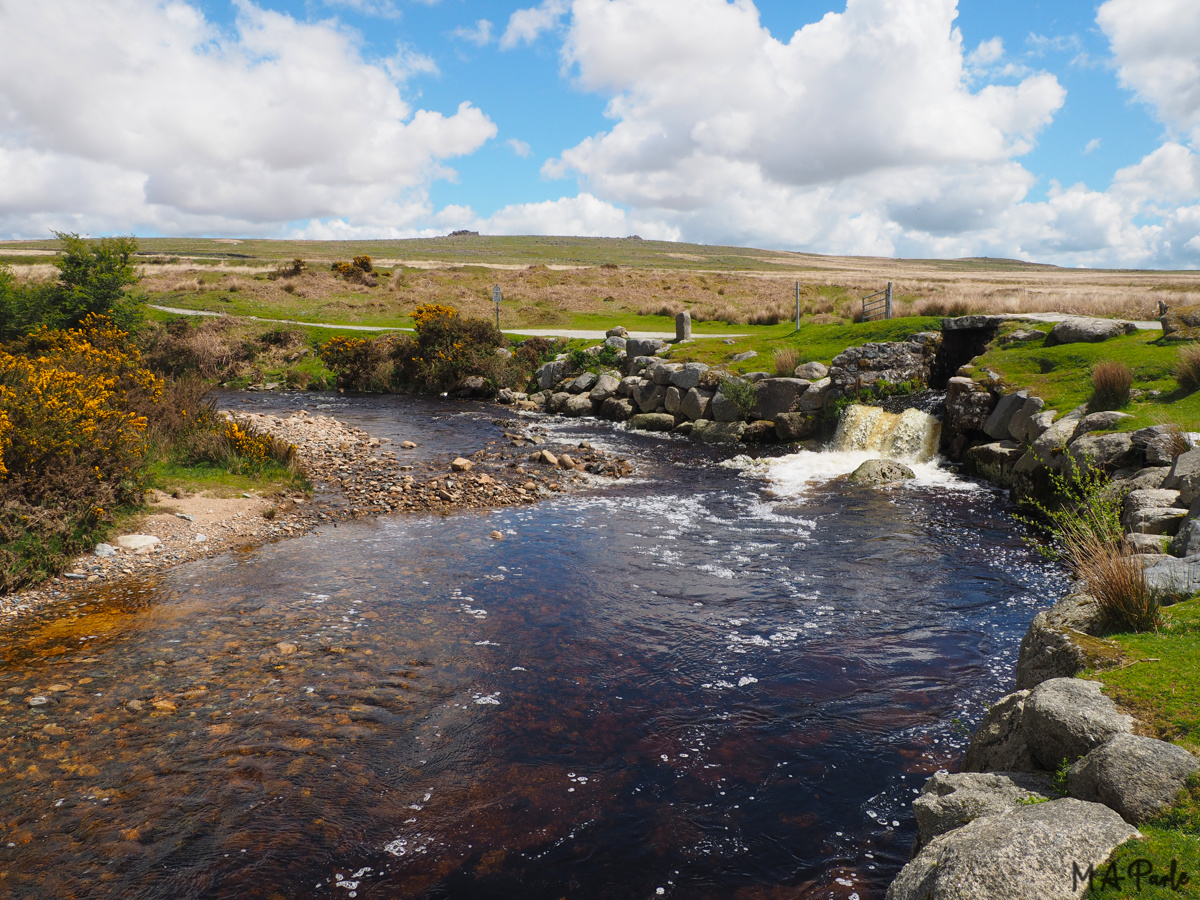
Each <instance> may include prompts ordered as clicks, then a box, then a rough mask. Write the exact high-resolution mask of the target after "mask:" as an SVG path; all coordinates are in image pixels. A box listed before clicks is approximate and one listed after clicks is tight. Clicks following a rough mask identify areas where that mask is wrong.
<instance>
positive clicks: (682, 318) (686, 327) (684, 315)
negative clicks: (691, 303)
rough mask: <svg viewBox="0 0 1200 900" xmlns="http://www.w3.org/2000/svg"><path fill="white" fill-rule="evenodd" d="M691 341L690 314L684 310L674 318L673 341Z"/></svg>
mask: <svg viewBox="0 0 1200 900" xmlns="http://www.w3.org/2000/svg"><path fill="white" fill-rule="evenodd" d="M691 339H692V314H691V313H690V312H688V311H687V310H686V309H685V310H684V311H683V312H681V313H679V314H678V315H676V316H675V340H676V341H690V340H691Z"/></svg>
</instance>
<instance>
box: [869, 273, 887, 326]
mask: <svg viewBox="0 0 1200 900" xmlns="http://www.w3.org/2000/svg"><path fill="white" fill-rule="evenodd" d="M862 304H863V311H862V320H863V321H864V322H872V321H874V320H875V319H890V318H891V317H892V283H891V282H890V281H889V282H888V286H887V287H886V288H885V289H884V290H882V291H876V292H875V293H874V294H869V295H868V296H866V297H863V298H862Z"/></svg>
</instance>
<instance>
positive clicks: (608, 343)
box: [604, 334, 628, 350]
mask: <svg viewBox="0 0 1200 900" xmlns="http://www.w3.org/2000/svg"><path fill="white" fill-rule="evenodd" d="M627 343H628V341H626V340H625V338H623V337H621V336H620V335H617V334H611V335H609V336H608V337H606V338H605V339H604V346H605V347H611V348H612V349H613V350H624V349H625V346H626V344H627Z"/></svg>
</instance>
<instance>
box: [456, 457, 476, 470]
mask: <svg viewBox="0 0 1200 900" xmlns="http://www.w3.org/2000/svg"><path fill="white" fill-rule="evenodd" d="M474 467H475V463H473V462H471V461H470V460H469V459H466V458H465V457H462V456H459V457H457V458H456V459H454V460H453V461H452V462H451V463H450V469H451V471H453V472H470V471H471V469H473V468H474Z"/></svg>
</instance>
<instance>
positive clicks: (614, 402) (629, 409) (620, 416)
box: [600, 397, 634, 422]
mask: <svg viewBox="0 0 1200 900" xmlns="http://www.w3.org/2000/svg"><path fill="white" fill-rule="evenodd" d="M633 413H634V409H633V401H632V400H630V399H629V398H628V397H609V398H608V399H607V400H605V401H604V402H603V403H602V404H600V418H602V419H608V420H609V421H610V422H624V421H626V420H627V419H631V418H632V417H633Z"/></svg>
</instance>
